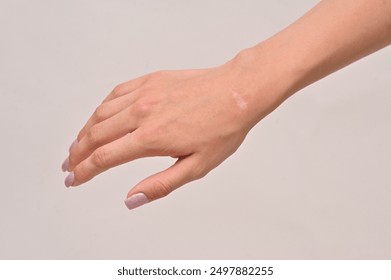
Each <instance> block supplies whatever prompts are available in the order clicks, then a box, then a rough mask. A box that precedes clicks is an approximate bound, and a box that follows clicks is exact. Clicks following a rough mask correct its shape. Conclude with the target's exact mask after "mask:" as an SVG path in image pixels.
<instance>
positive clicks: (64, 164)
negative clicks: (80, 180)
mask: <svg viewBox="0 0 391 280" xmlns="http://www.w3.org/2000/svg"><path fill="white" fill-rule="evenodd" d="M68 167H69V158H66V159H65V160H64V162H63V163H62V165H61V169H62V171H63V172H65V171H67V170H68Z"/></svg>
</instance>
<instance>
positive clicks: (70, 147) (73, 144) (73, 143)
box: [68, 139, 79, 152]
mask: <svg viewBox="0 0 391 280" xmlns="http://www.w3.org/2000/svg"><path fill="white" fill-rule="evenodd" d="M77 143H79V141H77V139H75V140H74V141H73V142H72V144H71V146H69V149H68V151H69V152H71V150H72V149H73V147H75V146H76V145H77Z"/></svg>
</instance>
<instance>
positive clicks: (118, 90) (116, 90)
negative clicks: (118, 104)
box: [111, 83, 127, 97]
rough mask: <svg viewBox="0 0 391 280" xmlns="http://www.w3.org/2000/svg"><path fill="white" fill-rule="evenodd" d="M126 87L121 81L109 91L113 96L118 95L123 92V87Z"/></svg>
mask: <svg viewBox="0 0 391 280" xmlns="http://www.w3.org/2000/svg"><path fill="white" fill-rule="evenodd" d="M126 88H127V86H126V83H121V84H118V85H116V86H115V87H114V88H113V90H112V91H111V93H112V95H113V97H118V96H121V95H122V94H124V92H125V89H126Z"/></svg>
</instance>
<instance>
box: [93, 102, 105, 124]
mask: <svg viewBox="0 0 391 280" xmlns="http://www.w3.org/2000/svg"><path fill="white" fill-rule="evenodd" d="M94 117H95V119H96V120H97V121H103V120H105V119H106V118H107V108H106V106H105V105H103V104H102V105H99V106H98V107H97V108H96V109H95V112H94Z"/></svg>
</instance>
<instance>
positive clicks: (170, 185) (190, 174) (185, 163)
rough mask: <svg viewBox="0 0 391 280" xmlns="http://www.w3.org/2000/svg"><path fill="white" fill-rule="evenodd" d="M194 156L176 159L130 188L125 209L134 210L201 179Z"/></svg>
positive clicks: (198, 166)
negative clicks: (160, 170) (170, 164)
mask: <svg viewBox="0 0 391 280" xmlns="http://www.w3.org/2000/svg"><path fill="white" fill-rule="evenodd" d="M198 163H199V161H198V160H197V156H196V155H195V154H193V155H190V156H187V157H184V158H180V159H178V160H177V161H176V162H175V163H174V164H173V165H172V166H170V167H169V168H167V169H166V170H164V171H162V172H159V173H156V174H154V175H152V176H150V177H148V178H146V179H144V180H143V181H141V182H140V183H138V184H137V185H136V186H135V187H134V188H132V189H131V190H130V191H129V193H128V195H127V198H126V199H125V204H126V207H128V208H129V209H134V208H136V207H139V206H141V205H143V204H146V203H148V202H151V201H153V200H156V199H159V198H162V197H164V196H166V195H168V194H169V193H171V192H172V191H173V190H175V189H177V188H179V187H181V186H182V185H184V184H186V183H188V182H190V181H193V180H196V179H199V178H201V177H203V176H204V175H205V174H206V173H204V172H203V171H202V168H201V167H200V164H198Z"/></svg>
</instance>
